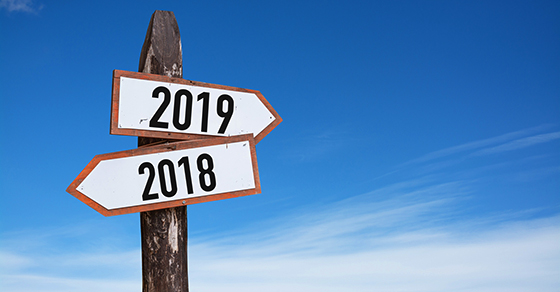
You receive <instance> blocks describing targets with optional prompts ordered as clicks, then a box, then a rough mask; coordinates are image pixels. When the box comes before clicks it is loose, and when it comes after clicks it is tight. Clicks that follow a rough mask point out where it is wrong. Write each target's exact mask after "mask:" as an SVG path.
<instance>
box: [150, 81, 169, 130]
mask: <svg viewBox="0 0 560 292" xmlns="http://www.w3.org/2000/svg"><path fill="white" fill-rule="evenodd" d="M160 93H163V102H162V103H161V105H160V106H159V108H158V109H157V111H156V113H155V114H154V116H153V117H152V118H151V119H150V127H154V128H163V129H167V127H168V126H169V124H168V123H165V122H160V121H159V119H160V118H161V115H163V112H164V111H165V109H166V108H167V106H168V105H169V102H170V101H171V92H169V89H167V88H165V87H163V86H160V87H157V88H156V89H154V92H152V97H153V98H159V94H160Z"/></svg>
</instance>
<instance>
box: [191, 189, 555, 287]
mask: <svg viewBox="0 0 560 292" xmlns="http://www.w3.org/2000/svg"><path fill="white" fill-rule="evenodd" d="M445 188H446V189H447V190H448V191H449V190H451V189H452V188H453V186H445ZM450 188H451V189H450ZM424 191H425V192H426V193H425V194H431V195H436V194H438V193H439V192H440V191H441V190H435V189H432V188H427V189H425V190H424ZM353 200H356V201H354V202H352V203H350V202H339V203H336V204H333V205H332V206H330V207H328V208H325V209H323V210H320V211H318V212H314V213H312V214H308V215H302V216H295V217H293V218H290V219H289V220H288V221H287V222H286V223H284V224H280V225H279V226H278V227H277V228H271V227H270V226H268V229H267V231H265V232H256V233H254V232H250V233H244V234H241V235H239V236H238V237H235V236H234V237H229V238H227V239H224V240H214V241H208V240H196V242H195V243H194V244H193V245H192V247H191V255H192V256H191V265H190V267H191V268H190V271H191V283H192V284H191V287H192V288H193V290H196V291H223V290H228V291H372V290H375V291H555V289H556V288H557V287H558V285H559V284H560V280H558V279H560V278H558V279H557V277H556V276H560V266H559V265H558V263H559V262H560V245H559V244H558V243H559V242H560V224H559V223H560V217H558V216H554V217H550V218H543V219H523V218H520V217H519V216H522V215H521V214H509V216H505V217H494V218H484V220H480V219H481V218H479V219H477V220H464V221H460V220H449V218H450V217H454V216H456V215H457V214H456V213H457V212H458V210H457V209H456V207H457V206H456V203H457V201H456V200H455V199H441V198H440V199H436V198H432V199H430V200H422V199H421V197H418V196H414V195H410V196H409V195H406V196H403V197H400V198H398V199H393V200H389V201H382V202H366V201H364V200H365V198H364V197H360V198H353ZM506 218H507V220H505V219H506ZM512 219H514V220H512ZM239 242H242V243H243V244H237V243H239Z"/></svg>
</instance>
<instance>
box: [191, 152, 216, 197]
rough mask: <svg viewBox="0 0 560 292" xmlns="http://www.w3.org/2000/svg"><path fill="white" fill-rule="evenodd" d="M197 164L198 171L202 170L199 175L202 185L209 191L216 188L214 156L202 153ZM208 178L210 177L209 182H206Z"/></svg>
mask: <svg viewBox="0 0 560 292" xmlns="http://www.w3.org/2000/svg"><path fill="white" fill-rule="evenodd" d="M205 164H206V165H205ZM196 166H197V167H198V171H200V174H199V175H198V180H199V182H200V187H201V188H202V189H203V190H205V191H207V192H209V191H211V190H213V189H214V188H216V175H215V174H214V172H213V171H212V170H214V162H213V161H212V157H210V155H208V154H206V153H204V154H201V155H200V156H198V159H197V160H196ZM206 178H208V183H206Z"/></svg>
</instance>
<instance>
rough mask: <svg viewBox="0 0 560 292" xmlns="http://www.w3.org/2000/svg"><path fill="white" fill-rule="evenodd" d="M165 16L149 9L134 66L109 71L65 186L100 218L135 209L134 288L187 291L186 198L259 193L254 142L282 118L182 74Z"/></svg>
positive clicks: (254, 97)
mask: <svg viewBox="0 0 560 292" xmlns="http://www.w3.org/2000/svg"><path fill="white" fill-rule="evenodd" d="M182 63H183V62H182V52H181V39H180V35H179V27H178V25H177V21H176V20H175V15H174V14H173V12H170V11H156V12H154V14H153V15H152V18H151V20H150V24H149V26H148V32H147V33H146V39H145V40H144V45H143V46H142V52H141V54H140V65H139V69H138V71H140V73H137V72H129V71H121V70H115V71H114V72H113V99H112V106H111V134H118V135H133V136H138V147H139V148H138V149H133V150H127V151H121V152H114V153H108V154H102V155H97V156H95V157H94V158H93V159H92V161H91V162H90V163H89V164H88V165H87V166H86V167H85V169H84V170H83V171H82V172H81V173H80V174H79V175H78V177H77V178H76V179H75V180H74V181H73V182H72V183H71V184H70V186H69V187H68V189H67V191H68V192H69V193H70V194H72V195H73V196H75V197H76V198H78V199H79V200H81V201H82V202H84V203H86V204H87V205H88V206H90V207H92V208H93V209H95V210H97V211H98V212H100V213H101V214H103V215H105V216H112V215H120V214H128V213H134V212H141V213H140V226H141V238H142V239H141V240H142V291H143V292H158V291H174V292H186V291H188V273H187V209H186V205H189V204H196V203H202V202H209V201H215V200H221V199H227V198H233V197H239V196H246V195H252V194H257V193H260V181H259V174H258V167H257V159H256V154H255V144H256V143H258V142H259V141H260V140H262V138H263V137H264V136H266V135H267V134H268V133H270V131H272V129H274V127H276V126H277V125H278V124H279V123H280V122H281V121H282V119H281V118H280V116H278V114H277V113H276V111H275V110H274V109H273V108H272V106H270V104H269V103H268V101H267V100H266V99H265V98H264V97H263V95H262V94H261V93H260V92H259V91H256V90H249V89H242V88H236V87H229V86H223V85H215V84H210V83H203V82H195V81H189V80H184V79H182V75H183V74H182V72H183V64H182Z"/></svg>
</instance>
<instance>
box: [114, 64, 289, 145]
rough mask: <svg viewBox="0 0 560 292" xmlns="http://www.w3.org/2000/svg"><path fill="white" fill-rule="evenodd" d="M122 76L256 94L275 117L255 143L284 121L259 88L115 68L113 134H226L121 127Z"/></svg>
mask: <svg viewBox="0 0 560 292" xmlns="http://www.w3.org/2000/svg"><path fill="white" fill-rule="evenodd" d="M121 77H128V78H134V79H143V80H151V81H159V82H166V83H175V84H182V85H190V86H198V87H207V88H215V89H223V90H230V91H238V92H245V93H252V94H255V95H256V96H257V97H258V98H259V100H260V101H261V102H262V103H263V105H264V106H265V107H266V108H267V109H268V111H270V113H271V114H272V115H273V116H274V118H275V119H274V121H273V122H272V123H270V124H269V125H268V126H267V127H266V128H264V130H262V131H261V132H260V133H259V134H257V135H256V136H255V137H254V139H255V143H258V142H260V141H261V140H262V139H263V138H264V137H265V136H266V135H268V133H270V132H271V131H272V130H273V129H274V128H275V127H276V126H278V124H280V123H281V122H282V118H281V117H280V116H279V115H278V113H277V112H276V111H275V110H274V108H273V107H272V106H271V105H270V103H269V102H268V101H267V100H266V98H264V96H263V95H262V94H261V93H260V91H258V90H252V89H244V88H238V87H232V86H226V85H218V84H212V83H205V82H198V81H191V80H186V79H182V78H175V77H167V76H163V75H156V74H148V73H139V72H131V71H123V70H113V89H112V101H111V129H110V133H111V134H113V135H126V136H138V137H150V138H162V139H176V140H193V139H204V138H209V137H224V136H218V135H211V134H188V133H176V132H166V131H152V130H136V129H124V128H119V126H118V121H119V100H120V83H121Z"/></svg>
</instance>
